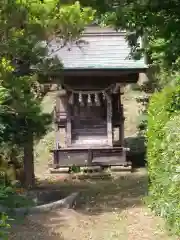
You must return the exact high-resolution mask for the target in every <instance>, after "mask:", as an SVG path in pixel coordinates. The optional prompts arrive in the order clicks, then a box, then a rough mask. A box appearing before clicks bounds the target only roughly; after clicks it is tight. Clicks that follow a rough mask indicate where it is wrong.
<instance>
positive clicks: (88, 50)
mask: <svg viewBox="0 0 180 240" xmlns="http://www.w3.org/2000/svg"><path fill="white" fill-rule="evenodd" d="M82 40H83V41H82V45H81V46H77V45H75V44H74V45H72V46H70V47H65V48H62V49H61V50H59V51H57V52H56V53H55V54H56V56H57V57H58V58H60V59H61V60H62V62H63V64H64V70H63V82H62V84H61V85H60V86H59V89H58V95H57V100H56V106H55V110H54V119H55V126H56V137H55V138H56V139H55V149H53V154H54V159H53V161H54V162H53V164H52V165H53V167H54V168H58V167H65V166H73V165H76V166H87V165H88V166H92V165H93V166H94V165H98V166H109V165H110V166H113V165H128V164H129V163H127V162H126V149H125V148H124V119H125V118H124V113H123V105H122V103H121V95H122V94H123V88H124V85H125V84H130V83H135V82H137V81H138V79H139V74H140V73H144V72H145V71H146V65H145V63H144V59H141V60H138V61H135V60H133V59H131V58H130V57H129V53H130V49H129V47H128V44H127V42H126V40H125V32H116V31H114V30H112V29H110V28H100V27H97V26H96V27H94V26H93V27H88V28H87V29H86V31H85V33H84V35H83V37H82ZM54 48H55V46H54Z"/></svg>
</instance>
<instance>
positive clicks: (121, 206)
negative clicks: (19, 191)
mask: <svg viewBox="0 0 180 240" xmlns="http://www.w3.org/2000/svg"><path fill="white" fill-rule="evenodd" d="M43 184H44V185H45V186H46V187H47V188H48V187H49V188H58V189H62V191H67V192H76V191H79V192H80V196H79V198H78V200H77V202H76V205H75V206H74V209H59V210H56V211H51V212H49V213H46V214H45V213H44V214H36V215H32V216H28V217H27V218H26V219H25V220H24V222H23V223H22V222H21V223H19V224H17V225H16V226H14V227H13V228H12V230H11V234H10V236H9V238H8V239H9V240H25V239H26V240H27V239H28V240H33V239H36V240H38V239H39V240H40V239H43V240H79V239H81V240H120V239H121V240H141V239H145V240H161V239H164V240H174V239H175V238H173V237H170V236H168V234H167V233H166V231H165V230H164V225H163V222H162V220H161V219H159V218H158V217H155V216H153V215H152V213H150V211H149V210H148V209H147V208H146V207H145V206H144V204H143V201H142V199H143V198H144V196H146V194H147V174H146V171H145V170H144V169H143V170H140V171H138V172H136V173H128V172H127V173H123V174H122V173H121V174H119V173H115V174H113V175H112V176H111V177H109V178H108V179H95V180H94V179H87V180H67V179H66V178H64V176H63V175H61V176H57V177H56V176H55V177H54V178H53V179H52V178H51V180H50V179H48V180H46V181H43Z"/></svg>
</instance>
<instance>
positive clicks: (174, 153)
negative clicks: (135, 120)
mask: <svg viewBox="0 0 180 240" xmlns="http://www.w3.org/2000/svg"><path fill="white" fill-rule="evenodd" d="M179 126H180V87H179V86H176V87H175V86H174V87H173V86H172V87H166V88H164V90H163V91H162V92H160V93H155V94H154V95H153V96H152V98H151V101H150V104H149V108H148V130H147V159H148V171H149V179H150V186H149V204H150V207H151V208H152V209H153V210H155V212H156V213H157V214H159V215H161V216H162V217H164V218H165V219H166V221H167V223H168V226H169V227H170V229H171V230H172V231H173V232H174V233H176V234H177V235H180V188H179V184H180V173H178V167H179V166H180V161H179V159H180V151H179V149H180V128H179Z"/></svg>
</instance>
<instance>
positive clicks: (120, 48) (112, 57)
mask: <svg viewBox="0 0 180 240" xmlns="http://www.w3.org/2000/svg"><path fill="white" fill-rule="evenodd" d="M82 40H83V41H84V42H82V43H81V44H80V45H79V46H77V45H76V44H72V45H71V46H66V47H64V48H62V49H60V50H57V49H58V46H57V44H56V43H55V42H53V43H52V47H51V49H53V51H54V53H53V54H52V55H56V56H57V57H58V58H59V59H60V60H61V61H62V63H63V64H64V68H65V69H105V68H110V69H113V68H115V69H127V68H128V69H143V68H146V65H145V62H144V58H142V59H141V60H137V61H135V60H133V59H129V53H130V48H129V46H128V43H127V41H126V40H125V32H115V31H113V30H112V29H109V28H99V27H89V28H87V29H86V31H85V33H84V35H83V36H82Z"/></svg>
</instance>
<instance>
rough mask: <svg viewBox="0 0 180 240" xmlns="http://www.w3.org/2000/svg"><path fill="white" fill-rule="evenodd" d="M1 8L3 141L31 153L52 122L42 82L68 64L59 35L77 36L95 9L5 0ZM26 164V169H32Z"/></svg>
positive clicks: (0, 130)
mask: <svg viewBox="0 0 180 240" xmlns="http://www.w3.org/2000/svg"><path fill="white" fill-rule="evenodd" d="M0 12H1V14H0V29H1V34H0V145H3V147H4V146H5V148H4V149H6V150H7V149H8V147H9V146H11V147H12V149H13V148H14V146H17V147H18V148H19V149H20V150H21V149H22V150H23V149H24V155H25V156H26V155H27V156H30V157H29V158H31V156H33V154H32V150H33V149H32V147H30V146H31V145H32V142H33V140H34V138H39V137H40V136H41V135H43V134H44V133H45V132H46V130H47V127H48V125H49V123H50V122H51V116H50V115H49V114H44V113H42V109H41V100H42V96H41V91H40V89H39V84H40V82H41V83H42V79H47V78H49V76H51V75H52V74H53V73H55V72H57V71H61V70H62V67H63V66H62V63H61V62H60V60H59V59H58V58H57V57H56V56H54V55H55V52H54V51H50V47H51V43H52V41H55V40H56V42H57V47H58V49H61V48H62V47H64V46H65V45H66V44H67V43H69V42H70V43H72V41H75V42H78V38H79V37H80V35H81V33H82V32H83V30H84V27H85V26H86V25H87V24H88V23H90V22H91V21H92V20H93V17H94V14H95V11H93V10H92V9H91V8H90V7H84V8H83V7H81V5H80V4H79V2H75V3H74V4H71V5H67V4H64V5H62V4H60V3H59V1H58V0H44V1H39V0H35V1H29V0H24V1H19V0H10V1H5V0H0ZM28 144H29V145H28ZM27 151H29V152H27ZM30 151H31V153H30ZM10 152H11V151H10ZM6 153H8V151H6ZM4 155H6V154H4ZM1 156H2V155H1ZM30 160H31V162H32V163H33V161H32V159H30ZM27 161H29V160H27ZM27 161H26V158H25V157H24V163H25V162H27ZM25 165H26V164H24V166H25ZM32 169H33V167H32ZM32 169H31V170H32ZM26 170H28V171H27V172H26V175H27V174H28V173H30V172H31V171H30V169H26ZM30 175H32V176H33V174H32V173H30Z"/></svg>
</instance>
